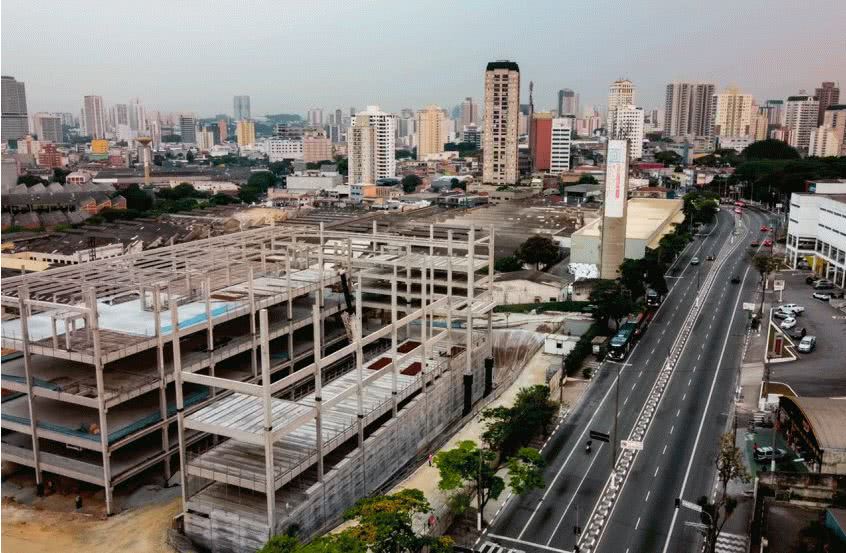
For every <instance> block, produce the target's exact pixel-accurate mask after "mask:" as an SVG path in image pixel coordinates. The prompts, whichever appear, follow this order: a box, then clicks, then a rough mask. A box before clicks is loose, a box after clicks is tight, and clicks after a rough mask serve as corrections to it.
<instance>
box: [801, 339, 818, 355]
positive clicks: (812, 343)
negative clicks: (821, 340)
mask: <svg viewBox="0 0 846 553" xmlns="http://www.w3.org/2000/svg"><path fill="white" fill-rule="evenodd" d="M815 347H817V337H816V336H805V337H804V338H802V341H801V342H799V347H798V348H797V349H798V350H799V351H800V352H802V353H811V352H812V351H814V348H815Z"/></svg>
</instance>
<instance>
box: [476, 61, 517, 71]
mask: <svg viewBox="0 0 846 553" xmlns="http://www.w3.org/2000/svg"><path fill="white" fill-rule="evenodd" d="M495 69H509V70H512V71H520V67H519V66H518V65H517V62H514V61H508V60H497V61H491V62H488V67H487V68H486V69H485V71H493V70H495Z"/></svg>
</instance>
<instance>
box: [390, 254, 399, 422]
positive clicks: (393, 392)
mask: <svg viewBox="0 0 846 553" xmlns="http://www.w3.org/2000/svg"><path fill="white" fill-rule="evenodd" d="M391 359H392V360H393V367H394V368H393V371H392V372H391V396H393V406H392V407H391V411H392V416H393V417H396V416H397V403H398V399H399V398H398V395H397V394H398V393H399V390H398V382H397V381H398V380H399V367H398V366H397V266H396V264H394V274H393V276H391Z"/></svg>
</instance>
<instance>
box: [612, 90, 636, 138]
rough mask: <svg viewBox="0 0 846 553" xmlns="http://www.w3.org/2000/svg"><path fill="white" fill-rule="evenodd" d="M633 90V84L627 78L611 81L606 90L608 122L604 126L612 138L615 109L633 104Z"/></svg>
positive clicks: (615, 119) (615, 117)
mask: <svg viewBox="0 0 846 553" xmlns="http://www.w3.org/2000/svg"><path fill="white" fill-rule="evenodd" d="M634 92H635V87H634V84H632V82H631V81H630V80H628V79H619V80H616V81H614V82H613V83H611V88H610V89H609V91H608V122H607V124H606V127H605V131H606V132H607V134H608V136H609V137H612V138H613V137H614V136H615V135H616V130H615V125H616V121H617V110H618V109H619V108H623V107H625V106H632V105H634Z"/></svg>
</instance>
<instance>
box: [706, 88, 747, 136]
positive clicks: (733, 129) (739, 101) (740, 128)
mask: <svg viewBox="0 0 846 553" xmlns="http://www.w3.org/2000/svg"><path fill="white" fill-rule="evenodd" d="M754 103H755V99H754V98H753V97H752V95H751V94H743V93H742V92H740V90H738V89H737V88H729V89H727V90H726V91H725V92H721V93H719V94H714V96H713V98H712V107H711V111H712V113H713V114H714V126H713V129H714V134H715V135H716V136H719V137H733V136H749V128H750V126H751V124H752V105H753V104H754Z"/></svg>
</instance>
